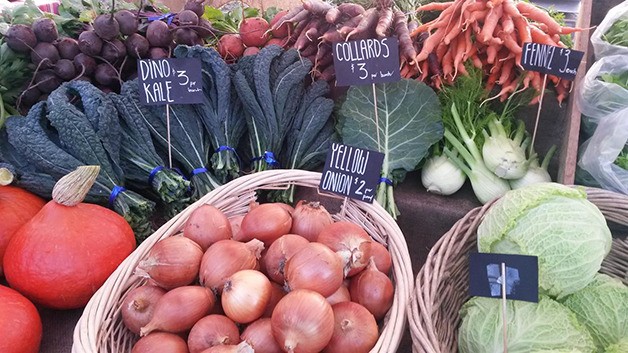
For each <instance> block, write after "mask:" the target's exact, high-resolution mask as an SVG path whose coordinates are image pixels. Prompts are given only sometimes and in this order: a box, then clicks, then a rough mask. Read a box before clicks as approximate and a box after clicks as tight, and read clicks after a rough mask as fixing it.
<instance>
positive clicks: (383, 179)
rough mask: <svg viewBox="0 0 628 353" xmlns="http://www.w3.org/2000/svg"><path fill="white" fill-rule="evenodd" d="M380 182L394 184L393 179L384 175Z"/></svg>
mask: <svg viewBox="0 0 628 353" xmlns="http://www.w3.org/2000/svg"><path fill="white" fill-rule="evenodd" d="M379 182H380V183H386V184H388V185H392V184H393V182H392V180H390V179H388V178H384V177H381V178H379Z"/></svg>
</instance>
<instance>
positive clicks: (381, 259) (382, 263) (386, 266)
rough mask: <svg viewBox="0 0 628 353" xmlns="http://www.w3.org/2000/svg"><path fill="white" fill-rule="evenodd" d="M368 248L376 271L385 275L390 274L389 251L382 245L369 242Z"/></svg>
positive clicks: (390, 261) (390, 259)
mask: <svg viewBox="0 0 628 353" xmlns="http://www.w3.org/2000/svg"><path fill="white" fill-rule="evenodd" d="M369 247H370V248H371V257H373V261H375V266H377V269H378V270H380V271H382V272H383V273H385V274H390V270H391V269H392V257H391V256H390V251H388V249H387V248H386V247H385V246H384V245H382V244H380V243H378V242H376V241H372V242H370V243H369Z"/></svg>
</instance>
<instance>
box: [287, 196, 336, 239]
mask: <svg viewBox="0 0 628 353" xmlns="http://www.w3.org/2000/svg"><path fill="white" fill-rule="evenodd" d="M333 222H334V221H333V219H332V218H331V214H329V212H328V211H327V209H326V208H325V207H324V206H323V205H321V204H320V202H308V201H305V200H301V201H299V202H298V203H297V205H296V207H295V208H294V213H293V214H292V228H291V229H290V233H294V234H298V235H300V236H302V237H304V238H305V239H307V240H309V241H316V239H317V238H318V235H319V234H320V232H321V231H322V230H323V229H324V228H325V227H327V226H328V225H330V224H332V223H333Z"/></svg>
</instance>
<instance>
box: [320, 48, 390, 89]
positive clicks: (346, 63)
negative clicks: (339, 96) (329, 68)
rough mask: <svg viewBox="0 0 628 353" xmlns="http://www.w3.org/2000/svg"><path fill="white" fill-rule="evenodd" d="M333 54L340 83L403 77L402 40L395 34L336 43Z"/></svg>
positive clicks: (374, 81) (370, 82) (354, 83)
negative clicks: (400, 49) (394, 35)
mask: <svg viewBox="0 0 628 353" xmlns="http://www.w3.org/2000/svg"><path fill="white" fill-rule="evenodd" d="M332 54H333V56H334V71H336V85H338V86H356V85H366V84H372V83H385V82H397V81H399V80H401V76H400V74H399V40H398V39H397V38H395V37H389V38H383V39H374V38H369V39H360V40H353V41H347V42H337V43H333V45H332Z"/></svg>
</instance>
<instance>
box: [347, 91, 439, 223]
mask: <svg viewBox="0 0 628 353" xmlns="http://www.w3.org/2000/svg"><path fill="white" fill-rule="evenodd" d="M375 89H376V92H375V95H376V97H377V101H375V99H374V95H373V91H372V88H371V86H354V87H351V88H350V89H349V92H348V93H347V99H346V101H345V102H344V103H343V104H342V106H341V108H340V111H339V112H338V114H339V130H340V133H341V136H342V141H343V143H345V144H347V145H352V146H355V147H360V148H366V149H370V150H375V151H379V152H382V153H384V155H385V156H384V163H383V166H382V174H381V175H382V182H381V183H380V185H379V186H378V188H377V201H378V202H379V203H380V204H381V205H382V206H384V207H385V208H386V210H387V211H388V213H390V214H391V215H392V216H393V217H395V218H396V217H397V215H399V210H398V209H397V206H396V204H395V199H394V195H393V185H396V184H397V183H399V182H401V181H403V179H404V178H405V175H406V173H407V172H409V171H413V170H415V169H416V167H417V165H418V164H419V163H420V162H421V161H422V160H423V158H424V157H425V156H426V155H427V153H428V150H429V148H430V146H432V145H433V144H435V143H436V142H438V141H440V140H441V139H442V138H443V121H442V117H441V109H440V104H439V102H438V97H437V96H436V93H434V91H433V90H432V89H431V88H430V87H428V86H427V85H425V84H424V83H422V82H417V81H416V80H409V79H402V80H401V81H399V82H395V83H386V84H378V85H376V86H375ZM375 108H377V117H376V115H375Z"/></svg>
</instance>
